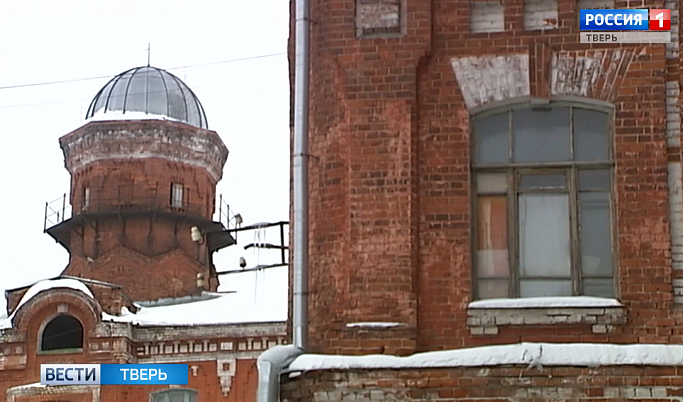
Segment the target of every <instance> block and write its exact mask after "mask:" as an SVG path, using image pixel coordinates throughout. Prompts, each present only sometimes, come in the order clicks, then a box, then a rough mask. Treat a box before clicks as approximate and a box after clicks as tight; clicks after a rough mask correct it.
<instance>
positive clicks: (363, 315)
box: [283, 0, 683, 401]
mask: <svg viewBox="0 0 683 402" xmlns="http://www.w3.org/2000/svg"><path fill="white" fill-rule="evenodd" d="M371 3H372V4H375V6H374V7H371V6H370V5H369V4H371ZM405 3H406V4H403V3H400V6H398V7H395V6H394V5H395V4H399V2H389V1H381V0H377V1H374V0H339V1H322V0H312V1H311V21H312V24H311V45H310V51H311V54H310V59H311V84H310V98H311V101H310V108H309V110H310V120H309V121H310V134H309V141H310V149H309V152H310V154H311V159H310V165H309V166H310V167H309V175H310V176H309V177H310V183H309V191H310V249H309V251H310V260H309V261H310V266H309V271H310V278H309V286H310V288H309V292H310V298H309V317H310V345H309V347H310V352H311V353H326V354H351V355H356V354H370V353H385V354H398V355H407V354H411V353H415V352H423V351H437V350H443V349H457V348H463V347H470V346H479V345H494V344H510V343H518V342H525V341H529V342H531V341H533V342H563V343H573V342H596V343H619V344H628V343H676V344H680V343H683V331H681V329H680V325H681V323H683V314H682V313H681V309H680V303H681V300H682V299H681V294H682V293H681V289H682V288H681V286H682V284H683V276H682V275H683V265H682V263H681V262H682V261H683V258H681V251H682V250H681V246H683V241H682V240H683V238H682V237H681V235H682V234H683V231H682V230H681V227H682V225H683V215H682V214H681V210H682V206H681V205H682V202H681V201H682V199H681V173H680V161H681V147H680V128H681V103H680V97H679V92H680V87H681V85H682V84H683V82H681V80H682V79H683V78H682V77H681V74H680V56H679V55H680V46H681V37H680V36H681V32H680V29H679V22H678V21H679V10H680V2H679V1H663V0H648V1H635V0H615V1H592V0H589V1H578V2H577V0H503V1H486V0H434V1H421V0H414V1H413V0H408V1H406V2H405ZM585 7H591V8H668V9H671V10H672V12H671V15H672V31H671V35H672V42H671V44H667V45H664V44H657V45H638V44H629V45H616V44H611V45H597V44H581V43H579V28H578V19H579V17H578V13H579V9H580V8H585ZM363 10H371V12H372V13H378V12H380V11H381V10H384V11H383V12H386V13H388V14H391V15H387V16H385V18H383V17H381V16H380V17H378V16H377V15H375V14H373V15H371V16H369V17H368V18H365V19H364V18H362V17H363V16H362V13H363V12H364V11H363ZM397 10H398V11H397ZM368 12H370V11H368ZM402 13H404V14H402ZM359 15H360V16H359ZM395 18H399V19H400V20H401V22H400V23H401V24H405V30H404V31H403V32H393V33H392V32H386V33H384V34H383V35H378V34H377V33H376V32H373V33H372V34H371V35H370V34H368V35H363V34H362V32H361V33H360V34H359V32H358V24H359V21H361V24H363V28H364V29H365V30H366V31H367V30H368V29H369V28H368V26H366V25H367V24H370V23H372V21H385V22H392V21H394V19H395ZM292 21H293V20H292ZM354 21H355V24H354ZM392 24H393V22H392ZM381 27H383V26H382V25H381V24H380V23H378V28H381ZM290 55H291V49H290ZM292 60H293V59H292ZM560 101H565V102H570V103H574V104H580V105H601V107H606V108H608V109H609V110H611V112H610V116H611V118H612V119H613V120H612V122H611V127H610V130H611V133H610V139H611V141H610V147H611V149H612V150H613V151H612V152H613V154H612V158H613V172H612V174H613V178H612V182H611V189H610V191H611V194H612V197H613V207H612V208H613V218H612V226H613V229H614V237H613V239H614V240H613V245H614V246H613V250H614V251H613V259H614V261H615V263H614V266H615V270H614V277H615V289H616V290H615V294H614V296H616V299H618V300H619V301H620V302H621V304H622V306H620V307H616V308H614V309H610V308H598V309H592V310H591V309H585V308H569V309H564V310H562V309H549V308H542V307H540V308H530V309H524V310H519V309H502V310H495V309H483V310H479V309H473V308H469V307H468V306H469V304H470V303H471V302H473V301H474V300H476V298H475V288H476V283H475V278H474V272H475V269H476V267H475V266H473V260H474V258H475V257H476V256H475V255H474V254H475V252H474V250H475V249H474V247H475V239H474V238H473V237H474V236H473V233H474V231H475V226H476V220H475V215H474V207H473V205H474V197H475V193H474V185H475V184H474V182H473V177H474V174H473V163H474V157H473V151H472V149H473V141H474V139H473V136H472V127H473V116H477V115H478V114H480V113H481V112H484V111H487V110H489V111H490V110H492V109H493V108H496V107H503V106H504V105H526V106H527V107H532V106H534V105H544V104H552V103H553V102H560ZM588 310H590V311H588ZM376 321H381V322H392V323H397V324H400V325H397V326H394V327H391V328H386V327H384V328H377V327H376V326H375V327H372V326H367V327H365V328H361V329H359V328H358V327H354V326H349V324H353V323H358V322H376ZM482 370H484V369H482ZM486 370H488V369H486ZM555 370H557V373H556V372H555ZM677 370H678V369H677V368H665V369H653V368H648V367H637V368H612V367H606V368H601V369H595V370H592V369H583V368H569V367H567V368H557V369H556V368H553V369H552V372H551V371H547V372H544V374H542V375H540V374H539V375H538V376H536V375H535V374H529V375H527V374H528V373H529V372H527V371H524V368H513V367H509V368H494V369H491V370H490V371H488V372H487V373H486V374H485V375H479V374H477V373H481V372H483V371H480V370H479V369H472V370H464V371H463V370H459V369H453V370H427V369H424V370H397V371H369V370H368V371H362V370H361V371H358V372H328V373H323V372H311V373H304V374H303V375H302V376H301V377H297V378H295V379H284V380H283V381H284V385H283V387H284V388H283V390H284V394H285V399H287V400H356V399H358V400H390V399H399V400H449V401H453V400H463V401H464V400H475V399H476V400H532V399H533V400H575V399H582V400H584V399H585V400H589V399H591V398H603V399H602V400H609V399H612V400H623V399H633V398H636V399H651V398H654V399H667V398H668V397H669V396H677V395H678V393H679V392H680V387H676V386H675V385H678V386H680V385H681V384H674V383H672V382H671V381H674V382H677V380H675V378H676V377H675V376H676V375H677V373H678V371H677ZM503 373H505V374H503ZM522 373H523V374H522ZM520 376H521V377H520ZM283 378H284V377H283ZM562 384H568V385H566V387H568V388H571V389H570V390H567V389H564V388H563V386H564V385H562ZM591 384H596V385H591ZM670 386H671V387H670ZM593 387H595V388H593ZM605 387H606V388H605ZM648 387H650V388H648ZM570 391H571V392H570ZM568 392H569V393H568ZM667 400H668V399H667Z"/></svg>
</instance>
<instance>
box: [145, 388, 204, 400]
mask: <svg viewBox="0 0 683 402" xmlns="http://www.w3.org/2000/svg"><path fill="white" fill-rule="evenodd" d="M150 399H151V402H197V391H195V390H192V389H167V390H163V391H159V392H155V393H153V394H152V395H151V398H150Z"/></svg>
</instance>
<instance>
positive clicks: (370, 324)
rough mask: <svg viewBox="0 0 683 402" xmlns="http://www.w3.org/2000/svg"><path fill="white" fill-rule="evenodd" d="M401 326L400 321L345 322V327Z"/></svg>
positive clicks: (379, 327)
mask: <svg viewBox="0 0 683 402" xmlns="http://www.w3.org/2000/svg"><path fill="white" fill-rule="evenodd" d="M402 327H405V324H402V323H400V322H352V323H349V324H346V328H355V329H393V328H402Z"/></svg>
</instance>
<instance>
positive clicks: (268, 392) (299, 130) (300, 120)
mask: <svg viewBox="0 0 683 402" xmlns="http://www.w3.org/2000/svg"><path fill="white" fill-rule="evenodd" d="M308 7H309V2H308V0H296V6H295V12H296V21H295V22H296V26H295V38H294V39H295V41H296V42H295V70H294V149H293V154H292V174H293V179H294V180H293V187H294V188H293V193H294V194H293V207H294V208H293V209H294V210H293V217H292V221H293V228H292V229H293V240H292V245H293V250H292V252H293V300H292V321H293V323H292V324H293V325H292V326H293V328H292V330H293V331H292V332H293V338H294V342H293V343H294V345H290V346H276V347H274V348H271V349H269V350H267V351H266V352H264V353H263V354H262V355H261V356H260V357H259V359H258V371H259V383H258V392H257V394H256V399H257V401H258V402H275V401H278V400H279V397H280V395H279V393H280V373H281V371H282V369H283V368H285V367H287V366H288V365H289V364H290V363H291V362H292V361H293V360H294V359H295V358H296V357H297V356H299V355H300V354H302V353H304V351H305V350H306V346H307V341H308V300H307V297H308V81H309V55H308V52H309V21H310V19H309V9H308Z"/></svg>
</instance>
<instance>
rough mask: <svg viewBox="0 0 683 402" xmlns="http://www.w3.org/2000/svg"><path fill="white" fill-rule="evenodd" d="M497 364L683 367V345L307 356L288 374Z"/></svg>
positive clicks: (548, 346) (530, 346)
mask: <svg viewBox="0 0 683 402" xmlns="http://www.w3.org/2000/svg"><path fill="white" fill-rule="evenodd" d="M498 365H526V366H529V367H535V368H541V367H543V366H579V367H597V366H620V365H634V366H638V365H643V366H681V365H683V345H661V344H657V345H646V344H633V345H615V344H593V343H566V344H562V343H519V344H514V345H497V346H483V347H476V348H467V349H456V350H446V351H438V352H427V353H419V354H416V355H412V356H408V357H396V356H387V355H368V356H339V355H314V354H305V355H301V356H299V357H297V358H296V359H295V360H294V361H293V362H292V364H290V365H289V367H288V368H287V370H288V371H311V370H348V369H401V368H438V367H481V366H498Z"/></svg>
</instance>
